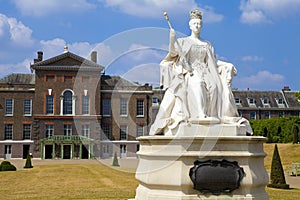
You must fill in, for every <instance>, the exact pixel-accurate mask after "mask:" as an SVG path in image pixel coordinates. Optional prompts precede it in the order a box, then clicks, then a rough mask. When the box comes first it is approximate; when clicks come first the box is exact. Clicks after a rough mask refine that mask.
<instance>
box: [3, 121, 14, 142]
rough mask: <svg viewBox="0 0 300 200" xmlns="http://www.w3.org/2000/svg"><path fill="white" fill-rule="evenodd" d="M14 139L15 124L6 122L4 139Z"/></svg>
mask: <svg viewBox="0 0 300 200" xmlns="http://www.w3.org/2000/svg"><path fill="white" fill-rule="evenodd" d="M12 139H13V125H12V124H5V125H4V140H12Z"/></svg>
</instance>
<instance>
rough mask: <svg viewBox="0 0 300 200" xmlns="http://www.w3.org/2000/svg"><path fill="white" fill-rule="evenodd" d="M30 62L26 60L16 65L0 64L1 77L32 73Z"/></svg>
mask: <svg viewBox="0 0 300 200" xmlns="http://www.w3.org/2000/svg"><path fill="white" fill-rule="evenodd" d="M30 62H31V61H30V60H29V59H25V60H23V61H22V62H19V63H14V64H0V74H1V77H4V76H6V75H9V74H11V73H30Z"/></svg>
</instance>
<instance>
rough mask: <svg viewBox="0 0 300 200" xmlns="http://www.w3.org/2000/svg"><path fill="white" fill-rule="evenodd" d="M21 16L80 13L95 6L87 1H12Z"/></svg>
mask: <svg viewBox="0 0 300 200" xmlns="http://www.w3.org/2000/svg"><path fill="white" fill-rule="evenodd" d="M12 2H13V3H14V4H15V5H16V7H17V9H18V10H20V12H21V13H22V14H23V15H28V16H45V15H49V14H53V13H66V12H80V11H86V10H90V9H94V8H95V7H96V6H95V5H93V4H91V3H89V2H87V0H63V1H61V0H13V1H12Z"/></svg>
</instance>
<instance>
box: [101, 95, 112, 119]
mask: <svg viewBox="0 0 300 200" xmlns="http://www.w3.org/2000/svg"><path fill="white" fill-rule="evenodd" d="M102 115H104V116H110V115H111V101H110V99H103V100H102Z"/></svg>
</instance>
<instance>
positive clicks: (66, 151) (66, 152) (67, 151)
mask: <svg viewBox="0 0 300 200" xmlns="http://www.w3.org/2000/svg"><path fill="white" fill-rule="evenodd" d="M63 150H64V155H63V159H70V158H71V145H64V149H63Z"/></svg>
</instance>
